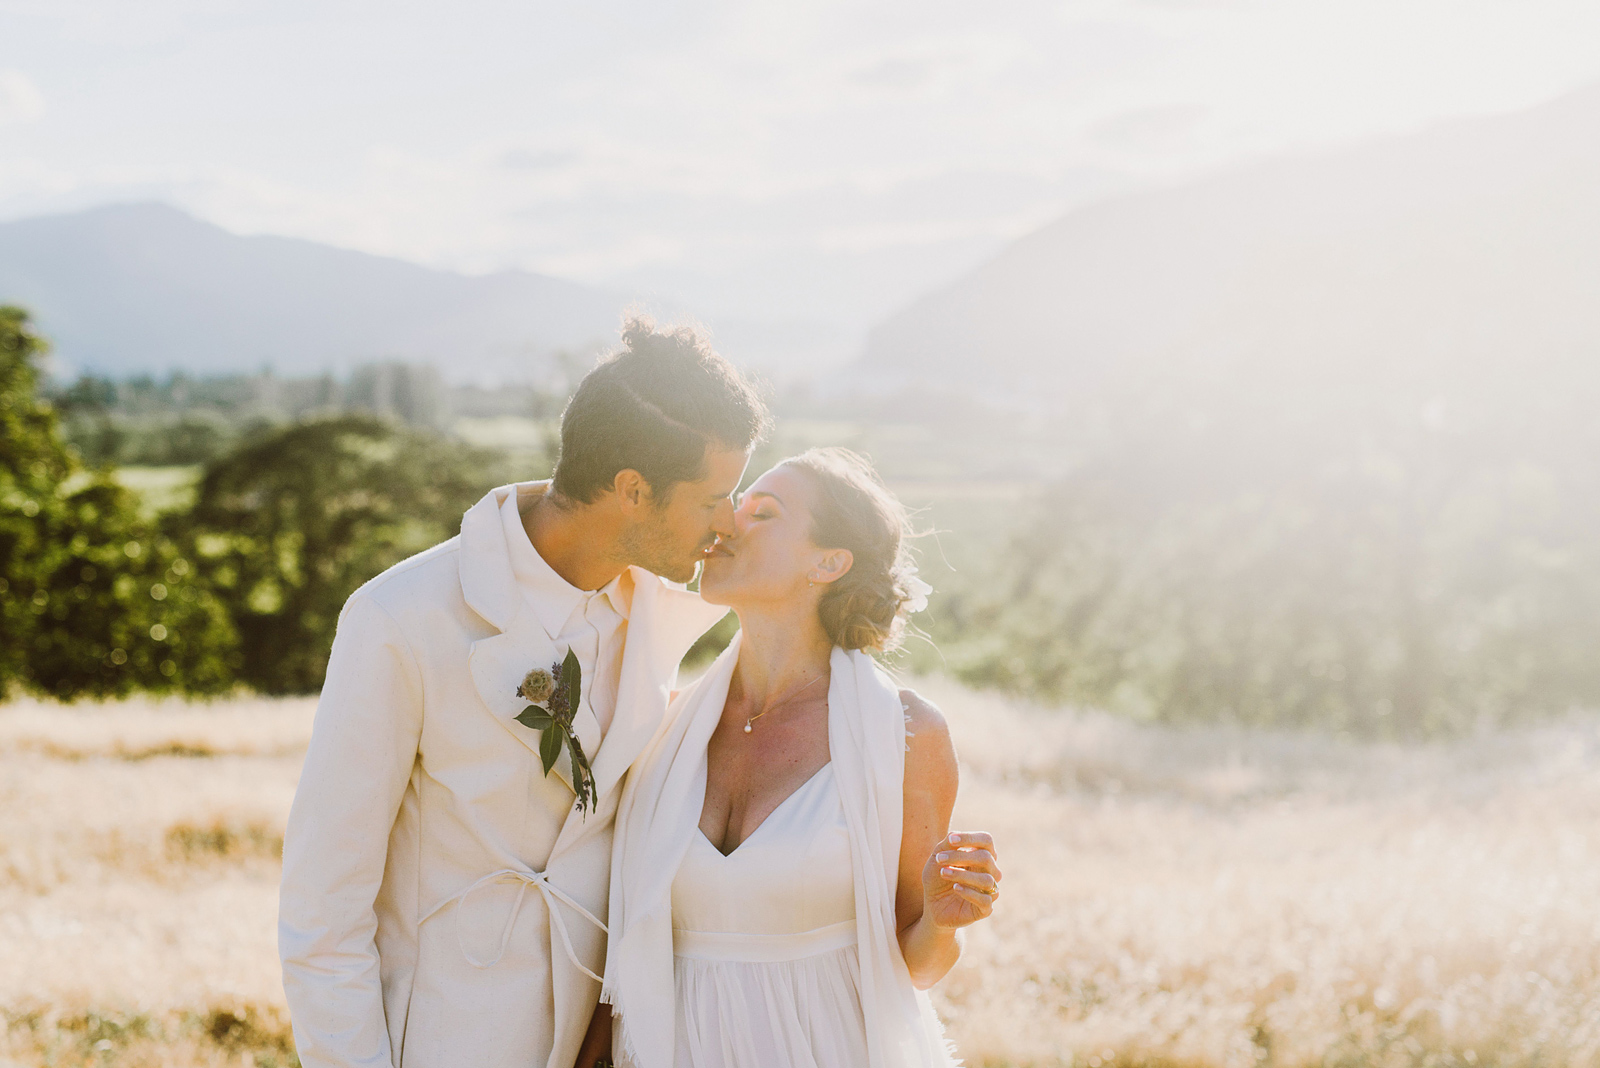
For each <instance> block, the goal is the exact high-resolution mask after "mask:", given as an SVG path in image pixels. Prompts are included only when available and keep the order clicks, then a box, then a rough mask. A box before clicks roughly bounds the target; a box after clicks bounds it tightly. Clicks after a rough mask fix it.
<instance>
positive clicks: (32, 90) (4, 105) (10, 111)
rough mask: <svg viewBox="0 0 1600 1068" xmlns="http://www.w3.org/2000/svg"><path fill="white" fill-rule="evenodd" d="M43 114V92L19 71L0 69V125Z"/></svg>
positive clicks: (34, 117)
mask: <svg viewBox="0 0 1600 1068" xmlns="http://www.w3.org/2000/svg"><path fill="white" fill-rule="evenodd" d="M43 114H44V94H43V93H41V92H39V87H38V86H37V85H34V84H33V80H32V79H30V78H29V77H28V76H27V75H26V74H23V73H22V72H21V71H15V70H0V126H8V125H10V124H12V123H19V122H28V121H30V120H33V119H37V118H38V117H39V116H41V115H43Z"/></svg>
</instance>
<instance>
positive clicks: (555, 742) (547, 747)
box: [539, 726, 566, 775]
mask: <svg viewBox="0 0 1600 1068" xmlns="http://www.w3.org/2000/svg"><path fill="white" fill-rule="evenodd" d="M565 733H566V732H565V731H563V730H562V729H561V728H560V727H557V726H551V727H549V728H547V729H546V730H545V732H544V734H542V735H540V736H539V760H540V761H541V762H543V764H544V773H545V774H546V775H548V774H550V769H551V768H553V767H555V766H556V759H557V758H558V757H560V756H561V743H562V742H563V741H564V740H565V739H564V738H563V735H564V734H565Z"/></svg>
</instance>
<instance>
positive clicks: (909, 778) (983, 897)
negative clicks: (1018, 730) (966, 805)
mask: <svg viewBox="0 0 1600 1068" xmlns="http://www.w3.org/2000/svg"><path fill="white" fill-rule="evenodd" d="M900 702H901V703H902V704H903V705H905V706H906V715H907V717H908V722H907V724H906V743H907V749H906V775H905V814H904V826H903V827H902V829H901V832H900V878H899V885H898V886H897V887H896V890H895V918H896V920H897V921H898V926H899V929H900V952H901V954H902V955H904V957H905V960H906V966H907V967H908V968H909V969H910V970H911V981H912V982H913V983H915V984H916V986H917V989H919V990H926V989H928V988H929V987H930V986H932V985H933V984H934V983H937V982H938V981H939V980H940V979H943V978H944V977H945V974H946V973H947V972H949V971H950V969H951V968H952V967H954V966H955V963H956V961H957V960H958V959H959V958H960V956H961V944H960V942H959V941H958V940H957V938H956V932H957V931H959V930H960V929H961V928H963V927H966V926H968V925H969V924H973V923H976V922H977V921H979V920H981V919H983V918H984V917H986V916H988V915H989V913H990V912H992V911H993V909H994V896H995V894H996V893H998V892H999V882H1000V869H999V868H998V867H997V866H996V864H995V855H994V843H993V841H992V840H991V839H990V837H989V836H988V835H987V834H984V833H983V832H981V831H972V832H965V831H964V832H960V833H957V834H952V833H950V813H951V811H952V810H953V809H954V808H955V803H956V786H957V784H958V781H959V778H960V775H959V772H958V770H957V767H956V751H955V747H954V746H952V745H951V743H950V728H949V727H948V726H947V725H946V723H945V721H944V717H943V716H942V715H940V714H939V710H938V709H937V708H935V707H933V706H932V705H930V704H929V703H928V702H926V701H924V700H923V699H922V698H921V697H918V696H917V695H916V694H915V693H913V692H912V691H910V690H901V691H900Z"/></svg>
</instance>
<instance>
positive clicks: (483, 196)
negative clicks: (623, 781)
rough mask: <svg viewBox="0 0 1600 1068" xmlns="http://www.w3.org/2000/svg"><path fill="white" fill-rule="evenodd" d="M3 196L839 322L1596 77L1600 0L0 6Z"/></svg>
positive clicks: (301, 0)
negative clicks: (1398, 134) (169, 212)
mask: <svg viewBox="0 0 1600 1068" xmlns="http://www.w3.org/2000/svg"><path fill="white" fill-rule="evenodd" d="M0 42H4V47H3V48H0V217H17V216H22V215H31V214H36V213H40V212H44V211H51V210H63V209H70V208H77V207H81V206H85V205H89V204H94V203H100V202H104V201H111V200H129V199H161V200H166V201H169V202H172V203H176V204H178V205H180V206H183V207H186V208H188V209H190V210H192V211H194V212H195V213H197V214H199V215H201V216H203V217H204V218H207V219H210V220H212V221H214V222H218V223H220V224H222V225H224V226H227V227H229V228H232V229H235V230H239V231H245V232H270V233H280V234H290V235H296V236H302V237H308V238H313V239H317V240H322V241H327V242H331V243H335V244H339V245H345V246H349V247H354V248H360V249H364V250H368V251H372V252H380V253H386V254H393V255H397V256H403V257H406V258H408V259H413V260H417V261H420V262H424V263H428V264H433V265H437V266H444V267H453V268H460V269H465V270H470V271H483V270H491V269H496V268H503V267H525V268H530V269H535V270H540V271H545V272H549V273H553V274H559V275H564V276H568V277H572V278H576V279H580V280H585V281H592V282H599V283H605V284H608V285H613V286H627V287H641V288H644V289H647V290H651V291H655V292H658V293H664V294H672V295H676V296H677V297H679V298H680V299H681V300H682V301H683V302H684V303H685V304H686V305H688V306H689V307H692V308H693V309H695V310H696V311H698V312H700V313H701V314H702V315H704V316H706V317H707V318H708V319H709V320H711V321H712V322H713V324H714V323H715V321H716V319H717V318H718V317H727V318H729V319H732V318H735V317H746V318H755V319H785V320H788V319H792V320H811V321H815V322H816V323H819V324H822V325H823V326H824V327H826V328H827V329H828V330H830V331H832V332H833V333H834V334H835V335H836V337H838V338H839V339H842V340H841V344H848V343H850V342H851V340H852V339H854V338H856V337H859V332H860V331H861V330H862V329H863V328H864V327H865V326H867V325H870V324H871V323H872V322H873V321H874V320H876V319H878V318H881V317H882V316H883V315H884V314H886V313H887V312H889V311H892V310H893V309H894V308H895V307H896V306H897V305H899V304H900V303H902V302H904V301H905V300H907V299H908V298H910V297H912V296H914V295H915V294H916V293H918V292H919V291H921V290H923V289H925V288H926V287H927V286H929V285H931V284H934V283H937V282H939V281H942V280H944V279H946V278H948V277H950V276H952V275H954V274H956V273H958V272H959V271H960V270H961V269H962V268H964V267H967V266H970V265H972V264H973V263H975V262H977V261H979V260H980V259H982V258H983V257H984V256H986V255H987V254H989V253H990V252H992V251H993V250H994V249H996V248H998V247H999V246H1000V245H1001V244H1002V243H1003V242H1004V241H1005V240H1007V239H1009V238H1012V237H1015V236H1017V235H1019V234H1021V233H1025V232H1026V231H1028V230H1029V229H1032V228H1033V227H1035V226H1037V225H1039V224H1041V223H1043V222H1045V221H1047V220H1049V219H1050V218H1052V217H1054V216H1056V215H1058V214H1060V213H1061V212H1062V211H1063V210H1064V209H1066V208H1068V207H1070V206H1072V205H1073V204H1076V203H1081V202H1082V201H1083V200H1084V199H1086V198H1088V197H1092V196H1096V195H1103V194H1104V193H1106V192H1107V191H1110V190H1114V189H1118V188H1124V187H1127V186H1129V185H1132V184H1137V183H1148V182H1153V181H1171V180H1175V179H1181V178H1182V177H1183V176H1185V175H1187V174H1192V173H1196V172H1198V171H1200V170H1203V169H1207V168H1212V167H1216V166H1219V165H1226V164H1228V163H1229V162H1232V161H1236V160H1240V159H1244V158H1249V157H1251V156H1257V155H1261V154H1266V153H1274V152H1280V151H1285V150H1304V149H1306V148H1311V147H1317V146H1321V145H1326V144H1334V143H1339V142H1343V141H1349V140H1352V139H1358V138H1361V137H1366V136H1371V135H1373V134H1377V133H1382V132H1385V131H1392V130H1404V129H1408V128H1412V127H1415V126H1417V125H1419V124H1421V123H1424V122H1427V121H1430V120H1432V119H1436V118H1438V117H1441V116H1447V115H1455V114H1467V113H1480V112H1491V111H1501V110H1508V109H1514V108H1519V107H1524V106H1527V105H1530V104H1534V103H1537V102H1539V101H1541V100H1544V99H1547V98H1549V97H1552V96H1555V95H1557V94H1559V93H1561V92H1563V91H1565V90H1568V89H1571V88H1574V87H1576V86H1578V85H1581V84H1584V83H1587V82H1592V81H1595V80H1600V3H1596V2H1595V0H1315V2H1310V0H1275V2H1266V0H1262V2H1250V0H1238V2H1229V0H1215V2H1207V0H1195V2H1188V0H1137V2H1132V0H1083V2H1064V3H1043V2H1036V0H1017V2H1013V3H1010V4H978V3H971V2H964V3H947V2H943V0H924V2H922V3H918V4H907V3H896V4H887V3H881V2H876V0H852V2H848V3H841V2H834V0H810V2H804V3H793V2H789V3H770V2H766V0H743V2H740V3H676V2H671V0H653V2H649V3H642V2H641V3H621V2H605V0H598V2H597V0H584V2H581V3H571V2H567V3H562V4H546V3H533V2H529V0H519V2H515V3H494V2H485V0H451V2H449V3H444V2H429V3H422V2H415V0H383V2H382V3H378V2H366V0H315V2H306V0H272V2H270V3H265V2H255V0H0Z"/></svg>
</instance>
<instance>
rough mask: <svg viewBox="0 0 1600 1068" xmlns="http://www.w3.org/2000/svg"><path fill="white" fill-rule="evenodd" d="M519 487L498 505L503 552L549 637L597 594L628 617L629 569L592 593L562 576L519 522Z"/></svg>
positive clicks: (614, 609) (558, 632) (618, 612)
mask: <svg viewBox="0 0 1600 1068" xmlns="http://www.w3.org/2000/svg"><path fill="white" fill-rule="evenodd" d="M521 489H522V487H520V486H518V487H515V490H514V492H512V493H509V494H507V495H506V500H505V503H504V504H502V505H501V506H500V521H501V525H502V527H503V528H504V530H505V537H506V555H507V557H508V558H509V559H510V561H511V573H512V575H513V576H515V577H516V580H517V585H518V586H520V587H521V588H522V592H523V596H525V597H526V598H527V599H528V603H529V604H530V605H532V606H533V611H534V614H535V615H536V616H537V617H538V619H539V624H540V626H542V627H544V629H545V631H546V632H547V633H548V634H549V635H550V637H551V638H556V637H558V636H559V635H560V634H561V632H562V631H563V630H565V629H566V626H567V620H568V619H570V618H572V613H573V611H574V610H576V609H578V608H580V607H582V606H583V605H584V603H585V602H586V601H587V600H589V599H590V598H591V597H593V596H596V595H599V594H603V595H604V596H605V598H606V600H607V601H608V602H609V603H610V605H611V608H612V610H613V611H615V612H616V613H617V615H619V616H621V617H622V618H623V619H627V618H628V609H629V607H630V606H629V604H628V602H629V601H630V600H631V598H629V597H628V596H626V592H625V591H624V589H623V586H624V580H628V581H627V583H626V585H627V587H628V591H631V589H632V581H631V576H629V574H628V572H627V571H624V572H623V573H622V574H620V575H618V576H617V577H616V578H614V579H612V580H611V581H610V582H608V583H606V584H605V585H604V586H602V587H601V588H600V589H598V590H595V591H593V592H592V593H591V592H588V591H585V590H580V589H578V587H576V586H574V585H573V584H572V583H570V582H568V581H567V580H566V579H564V578H562V577H561V576H560V575H559V574H557V572H556V569H555V568H553V567H551V566H550V565H549V563H547V562H546V561H545V558H544V557H542V556H540V555H539V550H537V549H535V548H534V547H533V542H532V541H530V540H529V539H528V532H527V530H526V528H524V527H523V525H522V510H521V508H520V507H519V506H518V503H517V501H518V498H519V497H521V496H522V493H521Z"/></svg>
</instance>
